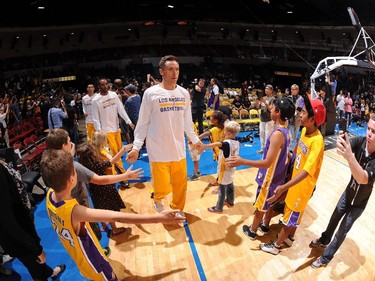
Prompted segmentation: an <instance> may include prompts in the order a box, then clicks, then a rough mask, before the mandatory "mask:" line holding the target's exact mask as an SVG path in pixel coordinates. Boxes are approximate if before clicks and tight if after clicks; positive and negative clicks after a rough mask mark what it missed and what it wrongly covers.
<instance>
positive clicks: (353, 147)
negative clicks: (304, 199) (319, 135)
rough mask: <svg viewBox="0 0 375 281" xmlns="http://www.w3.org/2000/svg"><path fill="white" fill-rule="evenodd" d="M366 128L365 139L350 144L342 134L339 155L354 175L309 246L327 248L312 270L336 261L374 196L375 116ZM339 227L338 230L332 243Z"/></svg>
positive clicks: (338, 140) (338, 143)
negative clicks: (320, 232) (322, 230)
mask: <svg viewBox="0 0 375 281" xmlns="http://www.w3.org/2000/svg"><path fill="white" fill-rule="evenodd" d="M367 126H368V130H367V133H366V137H355V138H352V139H350V141H349V139H348V135H347V133H344V134H342V131H341V132H340V136H339V138H338V139H337V153H338V154H339V155H342V156H343V157H344V158H345V159H346V160H347V161H348V163H350V164H349V168H350V171H351V173H352V176H351V178H350V181H349V183H348V185H347V186H346V189H345V190H344V192H343V194H342V195H341V197H340V199H339V202H338V203H337V205H336V207H335V209H334V211H333V213H332V215H331V219H330V220H329V223H328V226H327V228H326V230H325V231H324V232H323V233H322V235H321V237H320V238H317V239H314V240H312V241H311V243H310V246H311V247H319V246H320V247H323V248H325V247H327V246H328V247H327V249H326V250H325V251H324V253H323V254H322V255H321V256H320V257H319V258H317V259H316V260H315V261H313V262H312V263H311V266H312V267H313V268H318V267H322V266H325V265H326V264H328V263H329V262H330V261H331V260H332V259H333V256H334V255H335V253H336V252H337V250H338V249H339V248H340V246H341V244H342V243H343V242H344V240H345V237H346V235H347V233H348V232H349V230H350V229H351V227H352V226H353V224H354V222H355V221H356V220H357V219H358V218H359V217H360V216H361V215H362V212H363V211H364V210H365V208H366V205H367V202H368V200H369V198H370V195H371V193H372V189H373V185H374V182H375V115H372V116H371V117H370V120H369V121H368V123H367ZM341 219H342V220H341ZM340 221H341V223H340ZM339 223H340V226H339V227H338V225H339ZM337 227H338V230H337V232H336V233H335V236H334V239H333V240H332V242H331V239H332V236H333V234H334V232H335V230H336V228H337Z"/></svg>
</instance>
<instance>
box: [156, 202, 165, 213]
mask: <svg viewBox="0 0 375 281" xmlns="http://www.w3.org/2000/svg"><path fill="white" fill-rule="evenodd" d="M154 209H155V211H156V212H158V213H161V212H163V211H164V206H163V204H162V203H161V202H158V201H154Z"/></svg>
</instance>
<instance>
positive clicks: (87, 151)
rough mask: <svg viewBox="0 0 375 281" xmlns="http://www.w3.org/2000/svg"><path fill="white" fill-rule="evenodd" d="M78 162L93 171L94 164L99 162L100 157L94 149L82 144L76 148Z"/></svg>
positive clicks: (85, 143) (90, 145) (86, 143)
mask: <svg viewBox="0 0 375 281" xmlns="http://www.w3.org/2000/svg"><path fill="white" fill-rule="evenodd" d="M77 158H78V162H79V163H81V164H82V165H83V166H85V167H86V168H88V169H90V170H94V167H95V165H96V163H98V162H101V157H100V155H99V154H98V152H97V150H96V149H95V147H94V146H93V145H92V144H91V143H88V142H84V143H82V144H80V145H78V147H77Z"/></svg>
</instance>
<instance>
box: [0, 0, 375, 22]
mask: <svg viewBox="0 0 375 281" xmlns="http://www.w3.org/2000/svg"><path fill="white" fill-rule="evenodd" d="M220 2H224V3H219V0H216V1H212V0H211V1H195V0H194V1H189V0H187V1H184V0H179V1H178V0H169V1H167V0H154V1H145V0H106V1H79V0H75V1H72V0H65V1H64V0H62V1H58V0H49V1H48V0H13V1H12V0H10V1H4V3H2V16H1V17H0V27H21V26H22V27H35V26H59V25H77V24H87V23H88V24H94V23H107V22H129V21H145V22H146V21H159V22H162V23H168V22H176V21H186V22H188V23H190V22H194V21H218V22H221V21H223V22H228V21H229V22H246V23H254V24H285V25H351V21H350V18H349V15H348V12H347V7H352V8H354V10H355V12H356V13H357V14H358V17H359V19H360V21H361V24H362V25H363V26H369V25H375V17H374V16H373V11H374V10H375V1H373V0H367V1H366V0H232V1H225V0H221V1H220ZM172 6H173V7H172Z"/></svg>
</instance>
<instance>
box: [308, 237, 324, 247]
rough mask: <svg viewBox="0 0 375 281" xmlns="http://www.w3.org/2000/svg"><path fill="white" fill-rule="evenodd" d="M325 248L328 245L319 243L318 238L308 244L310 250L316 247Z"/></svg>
mask: <svg viewBox="0 0 375 281" xmlns="http://www.w3.org/2000/svg"><path fill="white" fill-rule="evenodd" d="M327 246H328V244H323V243H322V242H320V239H319V238H317V239H314V240H312V241H311V242H310V247H312V248H316V247H322V248H327Z"/></svg>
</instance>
